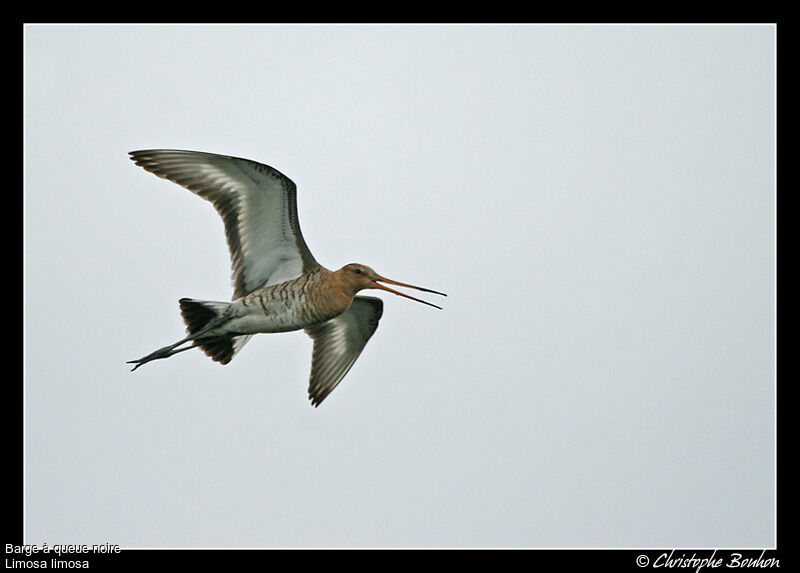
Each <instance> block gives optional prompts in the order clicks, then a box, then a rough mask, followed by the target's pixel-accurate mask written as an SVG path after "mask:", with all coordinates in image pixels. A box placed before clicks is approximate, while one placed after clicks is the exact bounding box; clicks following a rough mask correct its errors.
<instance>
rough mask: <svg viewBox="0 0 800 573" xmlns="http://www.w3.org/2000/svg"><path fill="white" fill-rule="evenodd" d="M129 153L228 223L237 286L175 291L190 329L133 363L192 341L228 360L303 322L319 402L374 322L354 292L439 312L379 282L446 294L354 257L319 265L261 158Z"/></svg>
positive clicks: (275, 174)
mask: <svg viewBox="0 0 800 573" xmlns="http://www.w3.org/2000/svg"><path fill="white" fill-rule="evenodd" d="M130 156H131V159H132V160H133V161H134V162H135V163H136V164H137V165H139V166H140V167H142V168H144V169H145V170H147V171H149V172H150V173H153V174H155V175H157V176H159V177H162V178H164V179H168V180H170V181H173V182H175V183H178V184H179V185H182V186H183V187H186V188H187V189H189V190H190V191H192V192H193V193H195V194H196V195H199V196H200V197H202V198H203V199H206V200H207V201H210V202H211V203H212V204H213V205H214V207H215V208H216V210H217V212H218V213H219V215H220V216H221V217H222V220H223V222H224V224H225V236H226V239H227V242H228V249H229V251H230V257H231V266H232V280H233V286H234V292H233V298H232V301H231V302H220V301H209V300H197V299H191V298H182V299H180V301H179V304H180V310H181V316H182V317H183V320H184V322H185V324H186V331H187V336H186V337H184V338H182V339H181V340H179V341H178V342H176V343H174V344H170V345H169V346H164V347H163V348H159V349H158V350H156V351H154V352H151V353H150V354H148V355H147V356H144V357H142V358H139V359H138V360H131V361H129V364H135V366H134V367H133V370H136V369H137V368H139V367H140V366H142V365H143V364H146V363H148V362H150V361H152V360H159V359H162V358H168V357H170V356H173V355H175V354H177V353H179V352H183V351H185V350H190V349H192V348H196V347H199V348H200V349H201V350H203V351H204V352H205V353H206V354H207V355H208V356H210V357H211V358H212V359H213V360H215V361H217V362H220V363H221V364H227V363H229V362H230V361H231V359H232V358H233V357H234V356H235V355H236V354H237V353H238V352H239V351H240V350H241V349H242V347H243V346H244V345H245V343H247V341H248V340H250V338H251V337H252V336H253V335H254V334H258V333H261V332H289V331H293V330H300V329H303V330H304V331H305V332H306V334H308V335H309V336H310V337H311V339H312V340H313V344H314V349H313V353H312V360H311V375H310V379H309V386H308V396H309V400H310V401H311V404H312V405H313V406H315V407H316V406H319V404H320V403H321V402H322V401H323V400H324V399H325V397H326V396H328V394H330V393H331V391H332V390H333V389H334V388H336V386H337V384H339V382H340V381H341V380H342V378H344V376H345V374H347V372H348V371H349V370H350V368H351V367H352V366H353V364H354V363H355V361H356V359H357V358H358V356H359V354H361V351H362V350H363V349H364V346H365V345H366V344H367V341H368V340H369V339H370V337H371V336H372V335H373V333H374V332H375V329H376V328H378V321H379V320H380V318H381V315H382V314H383V301H382V300H381V299H379V298H376V297H371V296H361V295H358V294H357V293H358V292H360V291H361V290H364V289H380V290H385V291H388V292H391V293H393V294H396V295H399V296H402V297H405V298H409V299H411V300H415V301H417V302H421V303H423V304H427V305H429V306H433V307H435V308H438V309H440V310H441V307H440V306H437V305H435V304H432V303H430V302H427V301H424V300H421V299H418V298H414V297H413V296H409V295H407V294H404V293H401V292H398V291H396V290H394V289H392V288H389V287H387V286H386V284H391V285H395V286H401V287H407V288H412V289H416V290H419V291H423V292H428V293H433V294H438V295H442V296H447V295H445V294H444V293H441V292H437V291H434V290H430V289H426V288H422V287H418V286H413V285H409V284H404V283H400V282H397V281H394V280H390V279H387V278H385V277H382V276H381V275H379V274H377V273H376V272H375V271H374V270H372V269H371V268H370V267H368V266H365V265H361V264H357V263H351V264H348V265H345V266H343V267H342V268H340V269H339V270H336V271H330V270H328V269H326V268H325V267H323V266H322V265H320V264H319V263H318V262H317V261H316V259H314V256H313V255H312V254H311V252H310V251H309V249H308V247H307V246H306V242H305V240H304V239H303V235H302V233H301V232H300V223H299V221H298V219H297V187H296V186H295V184H294V183H293V182H292V181H291V180H290V179H289V178H288V177H286V176H285V175H283V174H282V173H280V172H279V171H277V170H276V169H274V168H272V167H269V166H268V165H264V164H261V163H256V162H255V161H250V160H248V159H240V158H237V157H229V156H225V155H217V154H214V153H204V152H197V151H178V150H166V149H156V150H144V151H132V152H130ZM382 283H385V284H382Z"/></svg>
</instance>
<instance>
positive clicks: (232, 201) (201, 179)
mask: <svg viewBox="0 0 800 573" xmlns="http://www.w3.org/2000/svg"><path fill="white" fill-rule="evenodd" d="M130 155H131V159H133V161H135V162H136V164H137V165H139V166H141V167H143V168H144V169H146V170H147V171H149V172H151V173H153V174H155V175H158V176H159V177H163V178H164V179H169V180H170V181H174V182H175V183H178V184H179V185H182V186H183V187H186V188H187V189H189V190H190V191H192V192H193V193H195V194H197V195H199V196H200V197H202V198H203V199H206V200H208V201H210V202H211V203H212V204H213V205H214V207H215V208H216V210H217V212H218V213H219V214H220V216H221V217H222V220H223V222H224V223H225V236H226V238H227V240H228V249H229V250H230V255H231V266H232V275H233V276H232V279H233V286H234V299H236V298H239V297H241V296H243V295H245V294H247V293H249V292H252V291H254V290H255V289H257V288H259V287H262V286H269V285H273V284H278V283H281V282H284V281H287V280H291V279H295V278H297V277H299V276H300V275H301V274H303V273H305V272H308V271H309V270H311V269H313V268H316V267H318V266H319V264H318V263H317V261H316V260H315V259H314V257H313V255H312V254H311V252H310V251H309V250H308V247H307V246H306V243H305V240H304V239H303V235H302V233H301V232H300V223H299V221H298V219H297V187H296V186H295V184H294V183H293V182H292V181H291V180H290V179H289V178H288V177H286V176H284V175H283V174H282V173H280V172H279V171H277V170H276V169H273V168H272V167H269V166H268V165H263V164H261V163H256V162H255V161H250V160H248V159H240V158H237V157H229V156H225V155H216V154H213V153H203V152H197V151H177V150H167V149H156V150H146V151H133V152H131V153H130Z"/></svg>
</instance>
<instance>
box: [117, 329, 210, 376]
mask: <svg viewBox="0 0 800 573" xmlns="http://www.w3.org/2000/svg"><path fill="white" fill-rule="evenodd" d="M192 338H193V337H192ZM188 341H189V338H188V337H187V338H184V339H183V340H179V341H178V342H176V343H175V344H170V345H169V346H164V347H163V348H159V349H158V350H156V351H155V352H151V353H150V354H148V355H147V356H144V357H142V358H139V359H138V360H128V364H136V366H134V367H133V368H132V369H131V372H133V371H134V370H136V369H137V368H139V366H141V365H142V364H147V363H148V362H150V361H151V360H160V359H162V358H169V357H170V356H173V355H175V354H178V353H179V352H183V351H184V350H191V349H192V348H195V347H196V346H197V342H194V343H192V345H191V346H187V347H186V348H180V349H178V350H175V349H176V348H177V347H178V346H180V345H181V344H183V343H185V342H188Z"/></svg>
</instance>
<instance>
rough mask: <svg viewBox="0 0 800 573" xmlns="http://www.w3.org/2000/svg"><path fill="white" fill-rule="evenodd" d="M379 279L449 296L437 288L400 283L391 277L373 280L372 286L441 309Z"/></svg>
mask: <svg viewBox="0 0 800 573" xmlns="http://www.w3.org/2000/svg"><path fill="white" fill-rule="evenodd" d="M377 281H381V282H385V283H389V284H393V285H397V286H401V287H406V288H413V289H416V290H420V291H422V292H430V293H433V294H438V295H441V296H447V295H446V294H444V293H443V292H438V291H435V290H431V289H429V288H422V287H418V286H414V285H407V284H405V283H399V282H397V281H393V280H390V279H385V278H383V277H379V278H377V279H375V280H374V281H372V288H377V289H381V290H385V291H387V292H390V293H392V294H396V295H398V296H402V297H405V298H410V299H411V300H415V301H417V302H421V303H422V304H427V305H428V306H432V307H433V308H438V309H439V310H442V307H441V306H436V305H435V304H433V303H430V302H428V301H426V300H422V299H419V298H414V297H413V296H409V295H407V294H404V293H402V292H398V291H396V290H394V289H391V288H389V287H387V286H383V285H382V284H378V282H377Z"/></svg>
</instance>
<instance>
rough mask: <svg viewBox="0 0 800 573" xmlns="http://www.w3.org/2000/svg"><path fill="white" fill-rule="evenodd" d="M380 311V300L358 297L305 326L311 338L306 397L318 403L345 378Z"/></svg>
mask: <svg viewBox="0 0 800 573" xmlns="http://www.w3.org/2000/svg"><path fill="white" fill-rule="evenodd" d="M382 314H383V301H382V300H381V299H379V298H375V297H371V296H357V297H355V298H354V299H353V304H352V305H350V308H349V309H347V311H345V312H343V313H342V314H340V315H339V316H337V317H336V318H332V319H331V320H329V321H327V322H323V323H322V324H319V325H317V326H315V327H313V328H308V329H306V334H308V335H309V336H310V337H311V338H312V339H313V340H314V353H313V355H312V360H311V377H310V380H309V383H308V397H309V399H310V400H311V405H312V406H319V404H320V402H322V401H323V400H324V399H325V397H326V396H327V395H328V394H330V393H331V392H332V391H333V389H334V388H336V385H337V384H339V382H340V381H341V380H342V378H344V376H345V374H347V372H348V371H349V370H350V368H352V366H353V364H354V363H355V361H356V358H358V355H359V354H361V351H362V350H364V346H366V344H367V341H368V340H369V339H370V337H371V336H372V334H373V333H374V332H375V329H376V328H378V321H379V320H380V318H381V315H382Z"/></svg>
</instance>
